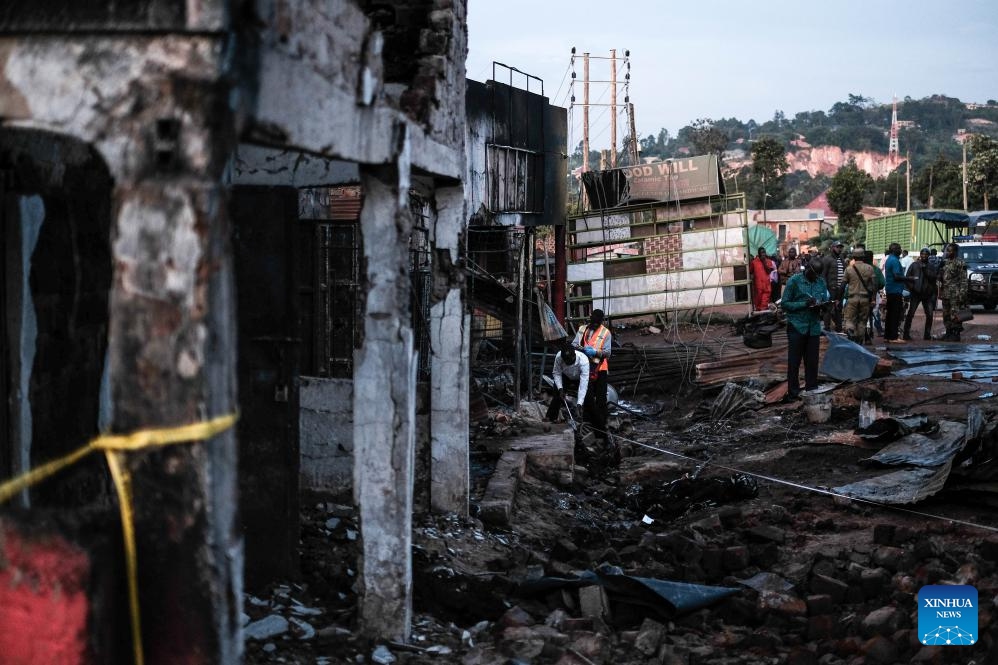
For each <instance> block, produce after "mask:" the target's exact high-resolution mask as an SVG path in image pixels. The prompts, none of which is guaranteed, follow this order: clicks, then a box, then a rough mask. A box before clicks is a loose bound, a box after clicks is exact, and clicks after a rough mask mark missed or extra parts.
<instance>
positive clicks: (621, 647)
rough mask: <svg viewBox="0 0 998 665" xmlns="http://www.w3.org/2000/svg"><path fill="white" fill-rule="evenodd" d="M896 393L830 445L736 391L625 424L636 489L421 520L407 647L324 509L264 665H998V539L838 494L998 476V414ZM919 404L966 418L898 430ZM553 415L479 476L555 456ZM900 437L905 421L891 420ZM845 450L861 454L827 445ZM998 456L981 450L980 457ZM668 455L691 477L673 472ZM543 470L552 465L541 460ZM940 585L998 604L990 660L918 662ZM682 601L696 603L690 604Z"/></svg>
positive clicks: (348, 534)
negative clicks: (909, 474)
mask: <svg viewBox="0 0 998 665" xmlns="http://www.w3.org/2000/svg"><path fill="white" fill-rule="evenodd" d="M879 381H880V383H878V384H877V385H878V387H879V388H888V389H885V390H883V391H882V392H883V393H884V394H883V395H881V396H877V395H874V393H873V392H872V388H869V387H867V388H863V389H857V390H855V391H850V390H839V391H836V392H835V393H834V408H833V409H832V417H831V420H830V422H828V423H825V424H822V425H810V424H808V423H807V422H806V419H805V418H804V416H803V414H802V412H801V411H800V410H799V409H797V408H795V407H792V406H789V407H788V406H779V405H776V406H764V401H765V400H764V399H763V396H762V394H761V393H759V394H757V392H756V391H755V390H754V386H733V387H731V388H728V389H727V393H726V394H727V397H724V395H725V391H721V395H719V396H718V398H717V399H715V400H713V401H712V402H710V403H708V402H701V403H698V404H691V405H690V408H689V409H688V412H687V413H686V414H685V415H684V416H683V417H679V416H678V415H676V414H672V417H668V418H661V417H659V416H658V414H656V416H655V417H651V418H648V417H638V416H635V417H633V418H632V417H631V416H630V414H629V413H627V412H621V413H618V414H617V416H616V422H615V423H614V430H615V434H616V435H617V436H618V437H621V443H622V444H623V447H624V449H625V451H626V455H625V458H624V460H623V462H622V463H621V465H620V467H619V468H618V469H616V470H614V471H612V472H611V473H603V474H595V473H592V472H591V470H587V469H584V468H582V467H581V466H579V465H580V464H581V463H582V462H581V461H580V460H579V459H578V458H577V457H576V459H575V462H574V464H575V467H574V469H573V468H572V467H571V466H570V467H569V470H572V471H573V473H569V474H564V473H561V472H558V473H551V472H552V471H553V470H556V469H555V467H553V466H552V467H549V468H545V467H544V466H543V465H538V464H533V465H531V464H525V465H523V466H522V469H526V471H525V472H522V469H521V473H522V476H521V477H520V479H519V481H518V483H517V484H516V489H515V490H514V491H513V495H512V498H511V502H510V503H509V511H508V515H509V519H508V521H506V522H503V523H502V524H500V525H497V524H495V523H491V522H490V523H489V524H486V523H483V522H482V521H480V520H479V519H477V518H476V517H474V515H476V514H478V513H476V510H475V509H476V508H477V507H478V506H479V505H480V503H481V502H482V500H483V496H484V494H483V492H484V491H485V484H484V483H483V482H479V481H478V480H476V479H474V478H473V487H474V490H473V506H472V515H473V517H470V518H461V517H457V516H454V515H449V516H439V515H433V516H422V515H420V516H416V518H415V519H414V525H413V535H414V545H413V602H414V608H413V609H414V618H413V633H412V636H411V638H410V639H409V640H408V641H407V642H406V643H404V644H403V643H395V642H383V643H372V642H368V641H365V640H364V639H362V638H361V637H360V635H359V634H358V633H356V632H355V629H356V617H355V615H354V608H353V602H354V600H355V597H354V592H355V583H356V579H355V573H354V572H353V566H355V565H356V554H357V552H356V542H355V540H354V538H356V537H357V536H356V530H357V523H356V519H355V516H354V514H353V512H352V509H350V508H349V507H346V506H342V505H339V504H332V503H323V504H318V505H316V506H315V507H314V509H313V508H309V510H308V515H307V520H306V523H305V527H304V528H303V560H302V561H303V569H305V570H306V577H305V579H304V580H303V581H302V583H301V584H300V585H294V584H285V585H282V586H278V587H275V588H274V589H272V592H271V595H270V596H269V597H268V598H267V599H266V600H260V599H256V598H252V597H249V598H248V602H247V614H248V616H247V617H244V619H245V622H246V632H247V635H248V642H247V654H248V660H249V662H251V663H263V662H267V663H271V662H288V663H297V662H315V663H365V662H373V663H419V664H422V663H444V662H446V663H462V664H465V665H518V664H521V663H552V664H558V665H573V664H582V665H588V664H591V663H596V664H599V665H609V664H611V663H612V664H614V665H616V664H628V663H634V664H637V663H649V662H655V663H665V664H669V665H678V664H680V663H681V664H683V665H696V664H706V663H710V664H712V665H714V664H720V665H737V664H744V665H758V664H765V663H772V664H774V665H775V664H777V663H780V664H783V663H793V664H797V665H810V664H820V665H868V664H884V665H891V664H894V663H940V664H941V663H956V662H959V663H966V662H969V661H970V660H974V661H975V662H981V663H983V662H998V621H996V613H998V532H996V531H995V529H993V528H992V529H991V530H990V531H989V530H986V529H975V528H973V527H971V526H967V525H964V524H960V523H959V522H960V520H954V521H948V520H946V519H936V518H931V517H924V516H921V515H911V514H906V513H900V512H891V511H888V510H885V509H883V508H880V507H876V506H872V505H870V504H866V503H863V502H858V501H854V500H850V499H848V498H846V497H842V496H839V497H834V498H833V497H830V496H828V495H827V494H822V493H821V492H823V491H824V490H823V489H822V488H825V487H835V486H837V485H843V484H847V483H848V482H856V481H857V480H858V481H864V480H868V479H877V478H879V477H880V476H882V474H884V471H883V470H882V469H881V468H878V466H877V465H873V464H871V460H873V461H881V460H884V459H886V456H888V455H889V456H890V457H891V459H892V460H893V459H894V458H895V457H897V458H899V459H902V458H903V461H910V460H911V459H912V455H913V454H915V453H917V454H918V455H923V456H925V455H927V458H926V463H930V462H931V463H933V464H937V463H938V462H939V460H937V459H935V457H938V456H940V455H942V456H943V457H945V458H946V459H947V460H949V459H951V458H952V456H953V455H954V454H956V453H957V452H958V451H960V454H961V455H962V457H958V458H957V459H958V460H965V462H966V464H969V463H970V462H975V464H974V465H973V466H970V467H968V466H966V464H965V463H964V462H960V467H961V470H962V473H963V474H964V477H965V475H966V473H967V469H968V468H974V469H992V468H993V467H992V466H989V465H987V464H984V463H983V462H981V460H984V459H985V458H987V459H991V458H992V457H993V451H994V438H995V437H994V436H993V435H992V433H993V432H994V431H995V428H994V427H993V426H992V423H993V422H995V415H994V413H993V412H992V411H991V410H990V408H991V407H989V406H988V404H987V403H985V402H983V401H981V400H976V398H975V400H976V401H975V402H974V404H975V405H976V404H981V405H982V406H981V407H978V406H974V407H973V408H970V409H968V407H967V405H966V404H965V403H963V402H962V401H955V400H954V399H953V396H952V395H946V394H945V393H944V392H940V393H939V395H938V397H937V396H935V395H936V393H935V392H929V391H917V390H911V389H907V390H899V391H897V392H896V393H893V394H894V395H896V397H894V396H892V393H891V391H890V390H889V386H886V387H885V386H884V385H883V383H882V381H883V380H879ZM871 385H873V384H871ZM920 385H921V384H920ZM932 390H933V391H935V388H933V389H932ZM912 395H914V396H916V397H917V400H916V401H917V402H920V403H922V404H923V405H928V404H929V403H928V402H927V400H929V399H931V400H933V403H936V402H942V403H946V404H944V405H945V406H947V408H946V409H945V410H943V411H945V412H939V414H938V417H925V416H911V417H901V416H900V415H899V416H896V417H893V416H889V414H890V413H891V412H895V413H899V412H900V411H898V410H897V409H899V408H900V407H899V405H898V401H897V400H898V398H900V397H901V396H905V397H906V398H907V399H909V400H910V399H914V398H912V397H911V396H912ZM871 396H875V397H877V408H876V409H874V410H873V416H871V418H873V419H872V420H871V423H878V424H877V426H873V425H869V426H867V427H866V428H864V429H862V430H858V429H857V428H856V423H857V415H858V413H859V406H860V404H861V403H862V402H863V400H867V399H872V397H871ZM968 397H969V395H968ZM636 406H637V409H636V410H635V412H636V413H640V411H641V407H640V405H636ZM655 408H658V407H655ZM651 410H653V409H651ZM542 412H543V406H542V405H539V404H537V403H533V402H524V403H523V406H522V408H521V410H520V411H519V412H513V411H512V410H509V409H502V408H500V409H493V410H492V411H491V413H492V418H491V422H492V425H490V426H489V427H488V428H487V429H482V430H480V431H479V432H478V434H477V437H476V442H475V448H476V451H477V452H476V453H475V454H474V455H473V456H472V462H473V467H474V466H476V465H478V466H481V467H482V471H483V473H482V475H483V477H484V475H485V474H487V473H489V472H490V471H492V470H493V469H494V473H492V475H493V477H494V476H495V475H497V474H498V473H499V466H501V464H500V465H496V464H495V459H497V455H507V456H508V455H511V454H512V455H527V454H528V453H524V452H519V450H520V449H525V445H526V442H527V441H531V442H535V443H536V442H537V441H541V442H542V443H543V441H547V440H548V439H549V438H550V441H551V442H552V443H551V444H549V445H551V446H553V445H554V441H555V440H556V439H557V437H558V434H557V432H548V430H550V429H552V428H551V426H550V425H548V424H546V423H542V422H540V420H539V418H540V417H541V415H542ZM712 412H713V415H712ZM961 413H962V414H964V416H965V417H966V419H967V421H968V425H967V428H966V429H967V430H968V431H971V432H980V433H981V435H980V436H979V437H975V436H971V435H960V436H958V435H959V434H960V432H962V431H963V430H960V429H959V428H954V427H953V426H951V425H950V424H948V423H949V422H950V421H952V422H956V421H957V420H960V415H959V414H961ZM499 416H503V417H502V418H500V417H499ZM943 416H945V418H944V417H943ZM891 417H893V418H894V420H895V421H896V422H888V420H887V419H889V418H891ZM947 419H948V420H947ZM972 423H975V424H974V425H973V426H971V424H972ZM561 427H562V426H558V428H559V429H560V428H561ZM961 427H963V426H962V425H961ZM507 428H508V429H507ZM958 430H959V431H958ZM544 432H548V433H547V434H543V433H544ZM842 433H845V434H847V435H848V437H845V436H841V434H842ZM831 435H834V437H832V438H836V437H837V439H838V440H837V441H836V442H837V443H848V445H830V443H831V441H825V442H821V443H819V442H818V439H819V438H826V439H827V438H828V437H829V436H831ZM912 437H915V438H912ZM917 437H923V438H917ZM925 437H928V438H925ZM847 438H849V439H851V442H850V441H847ZM957 439H959V441H957ZM978 439H979V440H980V442H979V443H977V444H975V446H973V447H968V446H966V445H962V444H960V443H959V442H968V441H976V440H978ZM891 440H893V441H891ZM899 442H900V443H899ZM569 444H570V441H569ZM639 444H640V445H639ZM901 444H906V445H908V446H909V447H910V448H911V450H909V449H908V448H899V447H898V446H899V445H901ZM914 444H918V445H917V446H915V447H911V446H913V445H914ZM944 444H945V445H944ZM532 445H533V444H532ZM871 446H872V447H875V448H881V449H882V450H881V452H880V453H876V451H875V450H871ZM890 446H894V447H893V448H892V447H890ZM656 447H659V448H665V449H670V450H673V451H676V452H679V453H681V454H682V455H683V456H685V457H674V456H667V455H662V454H659V453H657V452H655V451H654V450H653V448H656ZM538 450H539V452H538ZM902 453H904V455H902ZM928 453H931V455H929V454H928ZM944 453H945V454H944ZM529 454H530V455H535V454H538V455H545V454H547V455H550V454H551V451H550V450H545V449H544V446H543V445H542V446H541V447H540V448H539V449H536V450H535V449H534V448H531V452H530V453H529ZM878 456H879V457H878ZM899 456H900V457H899ZM478 458H481V459H478ZM691 458H696V460H699V463H694V462H693V461H692V460H691ZM875 458H876V459H875ZM559 459H560V458H559ZM985 461H986V460H985ZM556 463H558V464H560V463H561V462H560V461H558V460H555V459H554V458H552V459H551V460H550V464H552V465H554V464H556ZM948 463H949V462H945V464H948ZM569 464H571V462H569ZM880 466H882V464H881V465H880ZM954 466H956V464H954ZM558 468H560V467H558ZM736 469H741V470H744V472H741V471H737V470H736ZM545 471H546V472H547V473H545ZM756 474H761V475H756ZM765 477H780V478H784V479H786V480H787V481H788V482H790V483H794V482H799V483H803V484H804V485H807V486H809V487H815V488H818V490H819V491H816V492H808V491H801V490H800V488H799V487H796V488H795V487H793V486H791V485H780V484H773V483H770V482H767V481H765V480H763V478H765ZM986 481H987V478H985V477H981V478H978V479H977V480H976V484H975V485H974V487H975V488H977V490H978V491H980V490H981V488H982V487H985V486H986ZM963 482H964V483H965V485H966V481H965V480H964V481H963ZM512 499H515V500H512ZM961 499H962V494H961V495H956V493H955V492H953V491H952V490H948V491H946V492H940V493H939V494H937V495H936V496H934V497H932V500H933V501H936V502H940V503H945V502H950V503H949V504H947V505H949V507H950V509H951V510H950V512H951V513H952V514H955V515H957V516H959V517H960V518H962V519H963V520H966V521H972V522H979V521H982V520H981V519H979V517H978V516H976V515H975V511H974V509H973V507H971V506H969V504H968V507H966V508H963V507H961V504H960V503H959V501H960V500H961ZM963 500H964V501H965V499H963ZM919 507H920V506H916V509H917V508H919ZM935 510H936V508H931V507H930V508H929V509H928V511H929V512H930V513H931V512H934V511H935ZM483 518H484V514H483ZM983 523H984V524H985V525H986V526H987V525H990V526H991V527H998V525H996V524H993V523H990V522H987V520H983ZM928 584H971V585H974V586H975V587H976V588H977V589H978V592H979V599H980V600H979V608H978V612H979V613H978V621H979V641H978V643H977V644H976V645H975V646H973V647H966V648H962V649H947V648H945V647H930V646H924V645H922V644H921V643H920V642H919V638H920V636H919V635H918V630H917V615H918V605H917V602H916V594H917V593H918V591H919V589H920V588H921V587H922V586H925V585H928ZM676 588H678V589H679V592H680V594H679V596H676V595H670V589H671V590H675V589H676ZM683 594H685V595H683ZM698 594H700V602H697V597H698ZM691 599H692V600H691ZM302 608H304V610H303V609H302ZM302 611H304V612H305V613H306V614H304V615H303V614H302ZM310 612H315V613H311V614H310ZM302 623H304V624H306V625H307V627H303V626H302V625H301V624H302ZM309 628H311V631H309Z"/></svg>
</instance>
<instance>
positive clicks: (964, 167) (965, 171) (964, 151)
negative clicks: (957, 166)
mask: <svg viewBox="0 0 998 665" xmlns="http://www.w3.org/2000/svg"><path fill="white" fill-rule="evenodd" d="M960 145H962V146H963V211H964V212H967V139H966V135H964V139H963V140H962V141H960Z"/></svg>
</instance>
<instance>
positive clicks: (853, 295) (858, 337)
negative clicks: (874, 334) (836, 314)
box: [842, 247, 877, 344]
mask: <svg viewBox="0 0 998 665" xmlns="http://www.w3.org/2000/svg"><path fill="white" fill-rule="evenodd" d="M852 259H853V260H852V264H851V265H850V266H849V267H848V268H846V270H845V273H844V276H845V283H846V293H847V294H848V299H847V300H846V306H845V311H844V312H843V315H842V318H843V322H842V327H843V328H844V329H845V332H846V334H847V335H849V339H851V340H852V341H854V342H856V343H857V344H862V343H863V340H864V339H865V338H866V325H867V323H868V322H869V320H870V304H871V302H872V301H873V299H874V297H875V296H876V295H877V290H876V282H875V275H874V273H873V266H871V265H869V264H867V263H866V249H864V248H862V247H857V248H856V249H854V250H853V252H852Z"/></svg>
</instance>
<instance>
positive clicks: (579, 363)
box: [545, 339, 589, 422]
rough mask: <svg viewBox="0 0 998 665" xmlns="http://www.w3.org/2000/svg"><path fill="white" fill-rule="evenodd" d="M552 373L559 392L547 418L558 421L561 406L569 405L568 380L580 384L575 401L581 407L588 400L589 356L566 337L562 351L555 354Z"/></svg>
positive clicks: (553, 400)
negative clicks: (567, 394)
mask: <svg viewBox="0 0 998 665" xmlns="http://www.w3.org/2000/svg"><path fill="white" fill-rule="evenodd" d="M552 374H553V376H554V387H555V390H556V391H557V392H556V394H555V396H554V397H553V398H552V399H551V405H550V406H549V407H548V412H547V415H546V416H545V419H546V420H549V421H551V422H557V421H558V417H559V416H560V414H561V408H562V407H567V406H568V404H567V403H566V402H565V385H566V380H567V382H570V383H571V384H572V385H575V384H576V383H577V384H578V386H579V392H578V396H577V398H576V401H575V403H576V404H577V405H579V408H581V407H582V405H583V404H585V402H586V392H587V391H588V390H589V357H588V356H587V355H586V354H584V353H583V352H582V351H577V350H576V349H575V347H574V346H572V342H571V341H569V340H567V339H566V340H564V341H563V342H562V344H561V351H560V352H559V353H558V355H557V356H555V359H554V369H553V370H552Z"/></svg>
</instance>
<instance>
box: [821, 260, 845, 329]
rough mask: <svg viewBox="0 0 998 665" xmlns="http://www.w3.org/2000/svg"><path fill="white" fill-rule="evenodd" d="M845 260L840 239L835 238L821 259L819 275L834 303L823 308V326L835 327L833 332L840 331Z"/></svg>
mask: <svg viewBox="0 0 998 665" xmlns="http://www.w3.org/2000/svg"><path fill="white" fill-rule="evenodd" d="M845 270H846V260H845V258H844V257H843V256H842V241H841V240H836V241H834V242H833V243H832V246H831V247H830V248H829V249H828V254H826V255H825V258H823V259H822V261H821V277H822V279H823V281H824V282H825V286H826V287H827V288H828V293H829V294H831V299H832V300H833V301H834V304H833V305H832V306H831V307H829V308H828V309H826V310H825V328H826V329H828V330H831V329H832V326H833V325H834V327H835V332H842V291H843V290H844V289H845V283H844V282H843V280H842V278H843V276H844V275H845Z"/></svg>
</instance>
